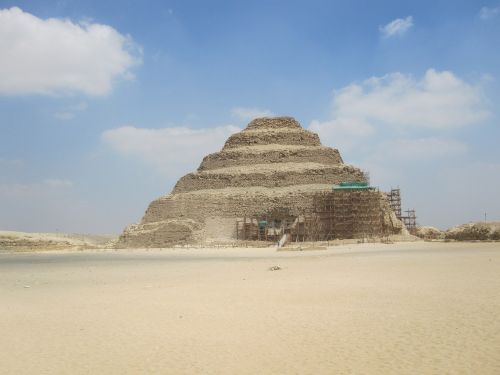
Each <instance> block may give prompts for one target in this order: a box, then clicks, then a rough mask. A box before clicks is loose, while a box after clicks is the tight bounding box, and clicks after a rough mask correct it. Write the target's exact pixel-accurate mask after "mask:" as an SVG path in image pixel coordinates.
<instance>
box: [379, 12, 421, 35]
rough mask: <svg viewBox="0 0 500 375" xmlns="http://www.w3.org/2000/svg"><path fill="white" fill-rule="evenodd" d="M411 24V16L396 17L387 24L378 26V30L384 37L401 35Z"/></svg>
mask: <svg viewBox="0 0 500 375" xmlns="http://www.w3.org/2000/svg"><path fill="white" fill-rule="evenodd" d="M412 26H413V17H412V16H408V17H406V18H397V19H395V20H394V21H391V22H389V23H388V24H387V25H384V26H380V27H379V31H380V33H381V34H382V36H383V37H384V38H390V37H393V36H402V35H403V34H405V33H406V32H407V31H408V30H409V29H410V28H411V27H412Z"/></svg>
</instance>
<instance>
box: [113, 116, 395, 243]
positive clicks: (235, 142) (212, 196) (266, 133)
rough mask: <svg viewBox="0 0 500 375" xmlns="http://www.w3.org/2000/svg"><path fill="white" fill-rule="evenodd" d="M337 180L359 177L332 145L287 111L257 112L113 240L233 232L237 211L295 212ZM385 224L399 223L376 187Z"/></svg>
mask: <svg viewBox="0 0 500 375" xmlns="http://www.w3.org/2000/svg"><path fill="white" fill-rule="evenodd" d="M342 181H359V182H364V181H366V175H365V174H364V173H363V171H361V170H360V169H359V168H356V167H353V166H350V165H346V164H344V163H343V161H342V158H341V156H340V154H339V152H338V150H336V149H332V148H329V147H325V146H322V145H321V143H320V140H319V137H318V135H317V134H315V133H312V132H310V131H308V130H305V129H303V128H302V127H301V126H300V124H299V123H298V122H297V121H296V120H295V119H293V118H291V117H276V118H258V119H255V120H253V121H252V122H250V124H248V126H247V127H246V129H244V130H243V131H241V132H239V133H236V134H233V135H232V136H230V137H229V139H228V140H227V141H226V143H225V145H224V147H223V149H222V150H221V151H220V152H216V153H213V154H210V155H208V156H206V157H205V158H204V159H203V161H202V163H201V165H200V167H199V168H198V170H197V171H195V172H193V173H189V174H187V175H186V176H184V177H182V178H181V179H180V180H179V181H178V182H177V184H176V185H175V187H174V189H173V191H172V193H171V194H168V195H166V196H163V197H160V198H158V199H156V200H155V201H153V202H152V203H151V204H150V205H149V207H148V209H147V211H146V213H145V215H144V217H143V218H142V220H141V222H140V223H139V224H134V225H131V226H129V227H128V228H127V229H126V230H125V231H124V233H123V234H122V235H121V237H120V239H119V242H118V246H120V247H162V246H171V245H173V244H187V243H195V242H210V241H211V240H214V239H224V240H234V239H235V237H236V233H235V224H236V219H237V218H239V217H243V216H258V215H260V214H262V213H265V212H270V211H273V210H278V209H285V210H286V211H287V212H290V214H291V215H300V214H302V213H304V212H305V211H307V210H309V209H311V207H312V205H313V197H314V195H315V194H316V193H318V192H325V191H329V190H331V188H332V185H333V184H337V183H339V182H342ZM380 197H381V198H380V207H381V213H382V214H383V215H384V221H385V223H386V224H387V225H388V226H392V227H393V228H394V231H395V232H397V231H400V230H401V223H400V222H399V221H398V220H397V219H395V216H394V214H393V213H392V211H391V210H390V208H389V206H388V204H387V202H386V201H385V199H383V196H382V194H381V195H380Z"/></svg>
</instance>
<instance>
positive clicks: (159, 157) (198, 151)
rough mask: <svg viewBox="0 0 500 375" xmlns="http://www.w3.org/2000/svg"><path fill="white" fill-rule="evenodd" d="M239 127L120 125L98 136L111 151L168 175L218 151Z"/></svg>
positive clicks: (195, 163)
mask: <svg viewBox="0 0 500 375" xmlns="http://www.w3.org/2000/svg"><path fill="white" fill-rule="evenodd" d="M240 130H241V129H240V128H238V127H236V126H233V125H227V126H219V127H215V128H205V129H192V128H189V127H172V128H163V129H147V128H138V127H135V126H122V127H119V128H116V129H110V130H107V131H105V132H104V133H103V134H102V136H101V138H102V140H103V141H104V142H105V144H107V145H108V146H110V147H111V148H112V149H113V150H114V151H116V152H118V153H119V154H121V155H123V156H128V157H133V158H136V159H139V160H142V161H143V162H145V163H147V164H149V165H152V166H154V167H155V168H157V169H159V170H160V171H161V172H163V173H166V174H168V175H170V176H178V175H180V174H183V173H186V172H189V171H191V170H192V169H193V168H196V167H197V165H198V164H199V163H200V162H201V160H202V158H203V157H204V156H205V155H207V154H209V153H212V152H216V151H218V150H219V149H220V148H221V147H222V146H223V144H224V142H225V140H226V139H227V137H229V136H230V135H231V134H232V133H235V132H237V131H240Z"/></svg>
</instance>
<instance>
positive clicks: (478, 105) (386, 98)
mask: <svg viewBox="0 0 500 375" xmlns="http://www.w3.org/2000/svg"><path fill="white" fill-rule="evenodd" d="M332 112H333V113H332V119H330V120H327V121H318V120H315V121H313V122H312V123H311V125H310V129H311V130H313V131H316V132H317V133H319V134H320V136H321V137H322V138H324V139H326V140H328V141H331V140H337V139H343V138H350V139H352V138H355V137H360V136H370V135H373V134H374V133H376V129H379V130H382V129H385V128H389V129H387V131H393V130H394V129H398V128H399V129H402V128H407V130H410V131H411V128H413V129H418V128H421V129H427V130H437V129H452V128H457V127H462V126H467V125H473V124H477V123H480V122H481V121H483V120H485V119H486V118H487V117H488V116H489V113H488V110H487V103H486V100H485V98H484V97H483V96H482V93H481V90H480V88H479V87H478V86H474V85H471V84H469V83H467V82H465V81H463V80H461V79H460V78H459V77H457V76H456V75H454V74H453V73H451V72H447V71H443V72H438V71H435V70H434V69H429V70H427V72H426V73H425V75H424V76H423V77H422V78H421V79H419V80H417V79H415V78H413V77H412V76H409V75H404V74H401V73H391V74H388V75H386V76H383V77H372V78H370V79H367V80H366V81H364V82H362V83H361V84H357V83H353V84H351V85H348V86H346V87H344V88H342V89H340V90H338V91H336V92H335V94H334V97H333V101H332ZM408 128H409V129H408ZM348 146H349V145H348Z"/></svg>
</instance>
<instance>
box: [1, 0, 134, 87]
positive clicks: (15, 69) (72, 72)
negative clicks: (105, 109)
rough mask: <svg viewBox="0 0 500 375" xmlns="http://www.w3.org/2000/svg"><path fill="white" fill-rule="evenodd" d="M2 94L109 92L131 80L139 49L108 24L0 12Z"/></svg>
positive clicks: (17, 12)
mask: <svg viewBox="0 0 500 375" xmlns="http://www.w3.org/2000/svg"><path fill="white" fill-rule="evenodd" d="M0 55H1V58H0V94H3V95H20V94H51V95H54V94H57V95H62V94H68V93H75V92H76V93H83V94H86V95H91V96H102V95H106V94H108V93H109V92H110V91H111V90H112V87H113V83H114V82H115V81H116V80H117V79H131V78H133V75H132V73H131V68H132V67H133V66H134V65H137V64H139V63H140V62H141V57H140V56H141V52H140V48H138V46H137V45H135V44H134V43H133V41H132V39H131V38H130V37H129V36H126V35H122V34H120V33H119V32H118V31H116V30H115V29H113V28H112V27H110V26H107V25H102V24H97V23H84V22H81V23H73V22H72V21H70V20H67V19H56V18H49V19H45V20H44V19H40V18H38V17H36V16H34V15H32V14H30V13H26V12H23V11H22V10H21V9H19V8H17V7H13V8H10V9H1V10H0Z"/></svg>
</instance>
